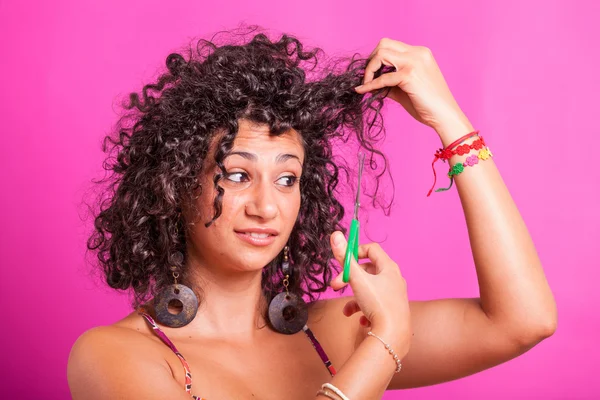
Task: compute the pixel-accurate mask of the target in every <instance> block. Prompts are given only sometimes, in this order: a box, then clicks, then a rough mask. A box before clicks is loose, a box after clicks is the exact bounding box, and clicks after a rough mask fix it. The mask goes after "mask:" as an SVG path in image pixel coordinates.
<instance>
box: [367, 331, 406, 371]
mask: <svg viewBox="0 0 600 400" xmlns="http://www.w3.org/2000/svg"><path fill="white" fill-rule="evenodd" d="M367 334H368V335H370V336H373V337H375V338H377V339H379V340H380V341H381V343H383V344H384V345H385V348H386V349H387V350H388V351H389V352H390V354H391V355H392V356H394V361H396V373H398V372H400V370H401V369H402V363H401V362H400V359H399V358H398V355H397V354H396V352H395V351H394V349H392V348H391V347H390V345H389V344H387V343H386V342H384V341H383V339H382V338H380V337H379V336H377V335H376V334H374V333H373V332H371V331H369V332H367Z"/></svg>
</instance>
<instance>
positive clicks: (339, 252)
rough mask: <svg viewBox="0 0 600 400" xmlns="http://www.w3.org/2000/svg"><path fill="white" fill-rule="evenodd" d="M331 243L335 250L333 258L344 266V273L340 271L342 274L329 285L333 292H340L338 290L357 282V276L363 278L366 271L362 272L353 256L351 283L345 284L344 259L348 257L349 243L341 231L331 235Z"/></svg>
mask: <svg viewBox="0 0 600 400" xmlns="http://www.w3.org/2000/svg"><path fill="white" fill-rule="evenodd" d="M330 242H331V248H332V250H333V256H334V257H335V259H336V260H337V261H338V263H339V264H340V265H341V266H342V271H340V273H339V274H338V275H337V276H336V277H335V278H333V279H332V280H331V283H330V284H329V285H330V286H331V287H332V288H333V290H335V291H338V290H340V289H342V288H343V287H344V286H346V285H348V283H350V282H351V283H354V282H356V276H357V275H358V276H362V273H364V272H365V271H363V270H362V268H361V267H360V266H359V265H358V263H357V262H356V260H355V259H354V257H353V256H351V261H350V282H344V281H343V279H342V278H343V276H344V270H343V267H344V258H345V256H346V248H347V247H348V242H347V241H346V238H345V237H344V234H343V233H342V232H340V231H335V232H333V233H332V234H331V237H330Z"/></svg>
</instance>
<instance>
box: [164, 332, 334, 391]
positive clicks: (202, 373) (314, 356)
mask: <svg viewBox="0 0 600 400" xmlns="http://www.w3.org/2000/svg"><path fill="white" fill-rule="evenodd" d="M179 347H180V348H179V351H180V352H181V353H182V354H183V356H184V357H185V358H186V360H187V362H188V364H189V367H190V371H191V374H192V394H194V395H196V396H202V397H203V398H205V399H207V400H223V399H244V400H245V399H260V400H271V399H272V400H275V399H281V398H286V399H290V400H294V399H298V400H300V399H302V400H305V399H309V398H313V397H314V396H315V394H316V392H317V390H318V389H320V387H321V385H322V384H323V383H324V382H328V381H329V380H330V379H331V374H330V373H329V371H328V370H327V367H326V366H325V364H324V363H323V361H322V360H321V358H320V357H319V354H318V353H317V351H316V350H315V348H314V347H313V345H312V343H311V341H310V340H309V338H308V337H307V336H306V335H305V334H304V333H303V332H299V333H298V334H295V335H291V336H286V335H276V336H274V337H273V338H271V340H266V341H264V342H261V343H260V345H258V344H257V345H253V346H232V345H231V344H221V343H195V344H193V343H186V344H182V345H180V346H179ZM173 356H174V355H173ZM168 360H169V364H170V366H171V369H172V371H173V375H174V377H175V379H176V380H177V381H178V382H180V384H181V387H182V390H183V388H184V382H185V376H184V371H183V366H182V364H181V362H180V361H179V359H178V358H177V357H170V358H168Z"/></svg>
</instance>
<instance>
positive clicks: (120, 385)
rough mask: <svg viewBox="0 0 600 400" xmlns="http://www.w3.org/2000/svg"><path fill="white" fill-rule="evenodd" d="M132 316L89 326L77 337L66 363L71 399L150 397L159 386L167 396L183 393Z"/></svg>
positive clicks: (178, 395)
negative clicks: (96, 325)
mask: <svg viewBox="0 0 600 400" xmlns="http://www.w3.org/2000/svg"><path fill="white" fill-rule="evenodd" d="M134 320H135V318H133V317H132V316H131V315H130V316H128V317H126V318H124V319H123V320H121V321H119V322H117V323H115V324H113V325H107V326H98V327H94V328H91V329H89V330H87V331H85V332H84V333H83V334H81V335H80V336H79V337H78V338H77V340H76V341H75V343H74V344H73V346H72V348H71V352H70V354H69V359H68V364H67V380H68V384H69V388H70V390H71V395H72V397H73V399H75V400H77V399H91V400H94V399H109V398H125V397H127V398H128V397H134V396H135V397H138V396H139V397H144V398H151V399H153V398H156V393H160V390H163V392H162V393H163V394H164V393H173V395H172V396H170V398H174V399H178V398H180V396H181V395H182V394H185V392H183V391H182V389H181V387H180V386H179V385H177V383H176V381H175V380H174V379H173V376H172V373H171V369H170V367H169V364H168V363H167V361H166V360H165V359H164V356H163V353H162V352H161V351H160V348H159V346H158V345H157V344H156V342H155V341H154V340H152V339H151V338H150V337H149V336H148V335H147V334H146V333H144V332H143V329H142V328H141V327H138V328H139V331H138V329H137V328H136V327H135V323H136V322H134ZM132 324H133V325H132ZM132 326H133V329H132ZM153 393H154V394H153ZM148 396H150V397H148ZM186 398H187V397H186Z"/></svg>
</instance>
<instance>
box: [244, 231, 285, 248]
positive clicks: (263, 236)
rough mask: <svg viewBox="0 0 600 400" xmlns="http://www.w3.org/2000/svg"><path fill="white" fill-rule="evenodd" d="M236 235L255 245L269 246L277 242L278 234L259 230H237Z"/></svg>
mask: <svg viewBox="0 0 600 400" xmlns="http://www.w3.org/2000/svg"><path fill="white" fill-rule="evenodd" d="M235 234H236V236H237V237H238V238H240V239H241V240H243V241H244V242H247V243H250V244H252V245H254V246H268V245H270V244H271V243H273V242H275V237H276V236H277V235H271V234H269V233H257V232H238V231H236V232H235Z"/></svg>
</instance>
